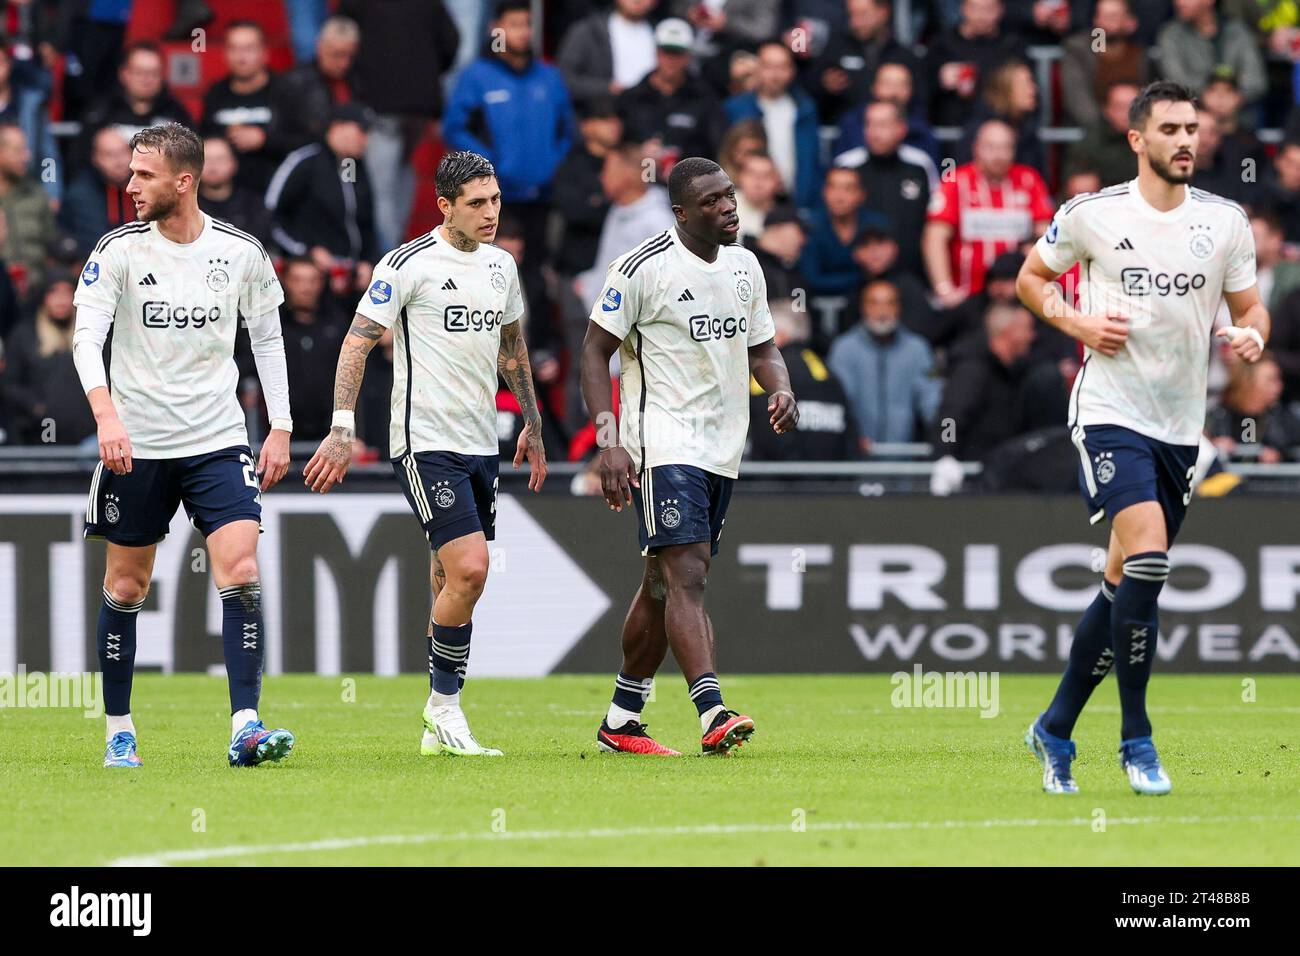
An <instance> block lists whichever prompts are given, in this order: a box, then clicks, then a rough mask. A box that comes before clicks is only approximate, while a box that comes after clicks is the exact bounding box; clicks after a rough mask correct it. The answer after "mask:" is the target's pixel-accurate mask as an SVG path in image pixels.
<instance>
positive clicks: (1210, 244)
mask: <svg viewBox="0 0 1300 956" xmlns="http://www.w3.org/2000/svg"><path fill="white" fill-rule="evenodd" d="M1208 229H1209V226H1192V238H1191V240H1190V241H1189V242H1188V244H1187V247H1188V248H1189V249H1190V250H1191V252H1192V255H1194V256H1196V258H1198V259H1208V258H1210V256H1211V255H1213V254H1214V240H1213V239H1211V238H1210V237H1209V235H1208V233H1207V232H1206V231H1205V230H1208Z"/></svg>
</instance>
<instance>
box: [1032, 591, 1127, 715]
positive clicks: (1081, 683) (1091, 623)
mask: <svg viewBox="0 0 1300 956" xmlns="http://www.w3.org/2000/svg"><path fill="white" fill-rule="evenodd" d="M1114 600H1115V588H1114V585H1112V584H1111V583H1110V582H1109V581H1107V580H1106V579H1105V578H1102V579H1101V590H1100V591H1098V592H1097V596H1096V597H1095V598H1093V601H1092V603H1091V604H1089V605H1088V608H1087V610H1085V611H1084V612H1083V617H1081V618H1080V619H1079V626H1078V627H1076V628H1075V629H1074V640H1073V641H1072V642H1071V643H1070V659H1069V661H1068V662H1067V663H1066V665H1065V673H1064V674H1063V675H1062V676H1061V683H1060V684H1058V685H1057V686H1056V696H1055V697H1053V698H1052V703H1051V704H1050V705H1049V706H1048V708H1047V710H1046V711H1044V712H1043V716H1042V724H1043V729H1044V730H1046V731H1047V732H1048V733H1049V734H1051V735H1052V736H1053V737H1064V738H1066V739H1069V737H1070V734H1072V733H1073V732H1074V724H1075V721H1077V720H1078V719H1079V714H1080V713H1082V712H1083V706H1084V704H1086V703H1088V698H1089V697H1091V696H1092V692H1093V690H1095V689H1096V687H1097V685H1098V684H1100V683H1101V682H1102V680H1103V678H1105V676H1106V675H1107V674H1108V673H1110V667H1111V664H1113V663H1114V661H1115V652H1114V651H1113V650H1112V648H1111V639H1110V610H1111V602H1112V601H1114Z"/></svg>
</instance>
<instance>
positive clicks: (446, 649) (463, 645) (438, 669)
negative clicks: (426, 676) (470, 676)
mask: <svg viewBox="0 0 1300 956" xmlns="http://www.w3.org/2000/svg"><path fill="white" fill-rule="evenodd" d="M473 630H474V622H473V621H468V622H466V623H464V624H461V625H460V626H458V627H451V626H449V625H446V624H439V623H438V622H437V621H435V622H434V624H433V637H431V638H430V639H429V645H430V646H429V666H430V668H431V671H432V675H433V681H432V684H431V686H432V689H433V692H434V693H435V694H445V695H447V696H451V695H452V694H455V693H458V692H459V691H460V689H461V687H462V686H464V683H465V666H466V665H467V664H468V663H469V638H470V634H471V633H472V632H473Z"/></svg>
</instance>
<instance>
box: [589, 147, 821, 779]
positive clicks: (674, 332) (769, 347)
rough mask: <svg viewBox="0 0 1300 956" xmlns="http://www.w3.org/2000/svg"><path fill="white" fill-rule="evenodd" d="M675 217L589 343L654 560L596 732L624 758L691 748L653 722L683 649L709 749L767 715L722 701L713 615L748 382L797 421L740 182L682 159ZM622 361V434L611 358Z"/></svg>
mask: <svg viewBox="0 0 1300 956" xmlns="http://www.w3.org/2000/svg"><path fill="white" fill-rule="evenodd" d="M668 196H669V200H670V201H671V203H672V208H673V214H674V216H675V217H676V219H677V223H676V225H675V226H674V227H673V228H672V229H669V230H667V231H665V232H662V233H659V234H658V235H655V236H653V237H651V238H650V239H647V240H646V241H645V242H643V243H642V244H641V245H639V246H637V247H636V248H635V249H633V250H632V251H631V252H629V253H627V254H626V255H624V256H622V257H621V258H619V259H616V260H615V261H614V263H613V264H612V265H611V266H610V267H609V270H608V273H607V275H606V278H605V291H604V293H603V294H602V295H601V298H600V300H599V301H598V302H597V303H596V304H595V306H594V307H593V308H592V311H591V321H590V322H589V323H588V326H587V335H586V340H585V341H584V342H583V347H582V395H583V398H584V399H585V400H586V402H587V408H588V410H589V411H590V413H591V416H592V419H593V421H595V423H596V426H597V432H598V442H599V444H600V449H601V450H600V452H599V456H598V461H597V468H598V471H599V473H600V480H601V489H602V491H603V493H604V497H605V501H606V503H607V504H608V505H609V507H610V508H612V509H613V510H614V511H622V510H623V508H624V507H626V506H630V505H632V504H635V505H636V514H637V522H638V525H639V531H640V542H641V553H642V555H644V556H645V570H644V574H643V577H642V580H641V587H640V588H639V589H638V591H637V593H636V597H635V598H633V600H632V606H631V608H630V609H629V610H628V614H627V620H626V622H625V623H624V626H623V664H622V667H621V668H620V669H619V673H618V677H617V678H616V679H615V682H614V697H613V700H612V702H611V703H610V706H609V710H608V713H607V714H606V717H605V720H604V721H603V722H602V723H601V725H600V729H599V731H598V732H597V735H596V740H597V744H598V746H599V747H600V748H601V749H602V750H605V751H610V752H618V753H641V754H658V755H665V756H679V754H678V752H677V751H675V750H671V749H669V748H668V747H665V746H663V745H661V744H659V743H658V742H657V741H655V740H654V739H653V738H652V737H650V735H649V734H648V733H647V732H646V727H645V725H644V724H643V723H642V722H641V711H642V708H643V706H644V704H645V701H646V700H647V699H648V697H649V695H650V690H651V688H652V686H653V682H654V675H655V672H656V671H657V670H658V669H659V665H660V664H662V663H663V660H664V657H665V655H666V654H667V652H668V648H669V647H671V648H672V651H673V656H674V657H675V658H676V660H677V664H678V666H679V667H680V668H681V670H682V674H683V676H685V678H686V683H687V688H688V691H689V693H690V697H691V700H692V702H693V703H694V704H695V709H696V712H697V713H698V714H699V718H700V732H701V747H702V749H703V752H704V753H706V754H719V755H724V756H725V755H726V754H727V753H728V752H729V751H731V749H732V748H734V747H738V746H740V745H741V744H743V743H744V742H745V741H746V740H748V739H749V737H750V735H751V734H753V732H754V721H753V720H752V719H751V718H749V717H748V716H746V715H744V714H740V713H737V712H736V711H734V710H729V709H728V708H727V706H726V704H724V703H723V698H722V688H721V685H720V684H719V682H718V677H717V673H716V670H717V666H716V664H715V658H714V641H713V624H712V622H711V621H710V620H709V615H708V614H707V613H706V612H705V610H704V587H705V581H706V580H707V578H708V573H709V563H710V561H711V560H712V558H713V557H714V556H715V555H716V554H717V553H718V539H719V537H720V536H721V534H722V523H723V521H725V520H726V517H727V506H728V504H729V503H730V501H731V490H732V485H733V484H734V483H735V480H736V476H737V472H738V469H739V467H740V456H741V452H742V451H743V450H744V446H745V435H746V433H747V432H748V430H749V379H750V376H751V375H752V376H753V377H754V379H755V380H756V381H757V382H758V384H759V385H760V386H761V387H762V388H763V390H764V391H765V392H767V393H768V395H770V396H771V400H770V401H769V403H768V411H769V413H770V415H771V420H770V421H771V426H772V428H773V429H775V430H776V432H777V433H778V434H781V433H785V432H788V431H790V430H792V429H793V428H794V427H795V425H796V423H797V422H798V420H799V409H798V406H797V405H796V404H795V399H794V393H793V392H792V391H791V390H790V377H789V375H788V373H787V372H786V367H785V361H784V360H783V359H782V358H781V353H780V351H778V350H777V347H776V342H775V340H774V335H775V330H774V327H773V323H772V314H771V312H770V311H769V310H768V306H767V287H766V284H765V283H764V281H763V272H762V269H761V268H760V267H759V264H758V260H757V259H755V257H754V255H753V253H751V252H750V251H749V250H747V249H745V248H744V247H743V246H740V245H736V244H735V242H736V235H737V233H738V230H739V226H740V220H739V218H738V217H737V215H736V190H735V187H734V186H733V185H732V184H731V180H730V179H729V178H728V177H727V174H726V173H725V172H723V171H722V169H721V167H719V166H718V164H717V163H714V162H712V161H711V160H708V159H702V158H700V157H688V158H686V159H683V160H681V161H680V162H678V163H677V164H676V165H674V166H673V170H672V173H671V175H670V176H669V178H668ZM616 351H617V352H618V353H619V360H620V362H621V385H620V390H619V394H620V396H621V405H622V419H621V421H620V422H619V427H618V429H617V431H615V429H614V428H613V427H612V425H613V422H614V421H615V418H614V413H613V405H612V402H611V395H610V382H609V362H610V358H611V357H612V356H613V354H614V353H615V352H616Z"/></svg>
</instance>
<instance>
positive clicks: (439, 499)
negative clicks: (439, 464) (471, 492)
mask: <svg viewBox="0 0 1300 956" xmlns="http://www.w3.org/2000/svg"><path fill="white" fill-rule="evenodd" d="M429 490H430V491H432V492H433V503H434V504H435V505H437V506H438V507H439V508H441V509H443V510H444V511H446V510H447V509H448V508H450V507H451V506H452V505H454V504H455V503H456V492H454V491H452V490H451V488H450V486H448V484H447V482H445V481H438V482H434V484H433V485H432V486H431V487H430V489H429Z"/></svg>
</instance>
